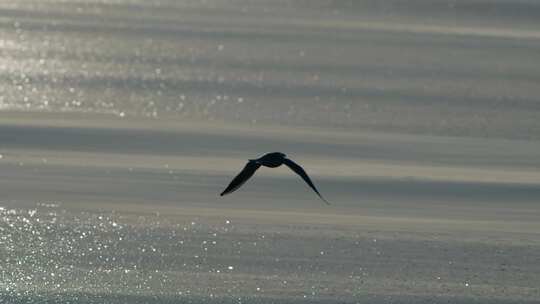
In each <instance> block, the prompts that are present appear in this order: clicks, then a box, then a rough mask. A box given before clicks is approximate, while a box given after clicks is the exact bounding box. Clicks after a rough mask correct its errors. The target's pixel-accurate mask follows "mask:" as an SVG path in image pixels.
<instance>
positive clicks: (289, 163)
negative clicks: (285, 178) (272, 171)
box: [283, 158, 330, 205]
mask: <svg viewBox="0 0 540 304" xmlns="http://www.w3.org/2000/svg"><path fill="white" fill-rule="evenodd" d="M283 163H284V164H285V165H287V167H289V168H291V170H293V171H294V172H295V173H296V174H298V175H300V177H302V179H303V180H304V181H305V182H306V183H307V184H308V185H309V186H310V187H311V189H313V191H315V193H317V195H318V196H319V197H320V198H321V199H322V200H323V202H325V203H326V204H327V205H330V203H329V202H328V201H327V200H326V199H325V198H324V197H323V196H322V195H321V194H320V193H319V190H317V188H315V185H314V184H313V182H312V181H311V179H310V178H309V176H308V175H307V173H306V171H304V169H302V167H300V165H298V164H297V163H295V162H293V161H292V160H290V159H288V158H285V160H284V161H283Z"/></svg>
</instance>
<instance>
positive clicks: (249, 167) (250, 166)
mask: <svg viewBox="0 0 540 304" xmlns="http://www.w3.org/2000/svg"><path fill="white" fill-rule="evenodd" d="M260 166H261V165H259V164H257V163H256V162H254V161H249V162H248V163H247V164H246V166H245V167H244V169H242V171H240V173H238V175H237V176H236V177H235V178H234V179H233V180H232V181H231V183H230V184H229V186H227V189H225V190H224V191H223V192H221V196H223V195H225V194H229V193H231V192H233V191H235V190H236V189H238V188H240V186H242V185H243V184H244V183H245V182H246V181H247V180H248V179H249V178H250V177H252V176H253V174H254V173H255V171H257V169H259V167H260Z"/></svg>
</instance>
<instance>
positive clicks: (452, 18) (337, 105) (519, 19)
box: [0, 1, 540, 138]
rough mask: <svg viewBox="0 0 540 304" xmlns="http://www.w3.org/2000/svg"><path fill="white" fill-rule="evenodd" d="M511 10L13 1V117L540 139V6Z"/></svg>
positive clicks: (5, 19)
mask: <svg viewBox="0 0 540 304" xmlns="http://www.w3.org/2000/svg"><path fill="white" fill-rule="evenodd" d="M482 5H484V6H485V10H486V11H484V10H480V9H479V7H481V6H482ZM509 5H510V2H505V1H503V2H501V3H499V2H493V3H480V2H479V3H476V2H474V3H469V2H468V1H457V2H455V1H452V2H451V3H445V2H444V1H440V3H436V4H432V5H428V4H426V3H424V2H422V1H413V2H412V3H410V5H408V6H404V5H402V4H400V3H399V2H398V1H395V2H393V1H391V2H388V3H386V4H374V3H370V2H358V3H357V4H355V3H353V2H347V1H338V2H325V1H310V2H309V3H304V2H302V1H292V2H290V3H289V2H286V3H284V2H275V3H273V2H272V3H267V4H263V3H254V2H250V1H230V2H228V1H204V2H200V3H199V2H191V1H150V2H148V1H126V2H123V1H112V2H109V1H62V2H56V1H39V2H32V1H29V2H14V3H13V2H11V1H9V2H8V1H6V2H2V3H0V17H1V18H2V27H1V28H0V32H1V34H2V39H1V40H0V50H1V52H2V58H1V59H0V71H1V74H0V77H1V79H2V81H1V84H0V85H1V87H2V92H3V94H2V96H1V97H0V107H1V108H2V109H4V110H27V111H28V110H29V111H36V110H38V111H53V112H58V111H60V112H73V111H76V112H90V113H112V114H114V115H117V116H119V117H133V116H135V117H136V116H148V117H154V118H172V119H176V120H185V119H191V120H193V119H197V120H204V121H209V120H219V121H226V122H241V123H251V124H253V123H264V124H286V125H293V126H294V125H304V126H322V127H340V128H353V129H357V130H366V129H369V130H394V131H395V130H399V131H406V132H415V133H416V132H420V133H435V134H452V135H465V134H467V135H479V136H490V137H491V136H497V137H501V136H502V137H519V138H538V137H539V134H540V127H539V125H538V121H540V117H539V114H538V113H539V109H540V108H539V107H540V106H539V99H538V96H539V95H540V91H539V89H538V88H539V87H540V86H539V82H538V81H539V80H538V75H539V73H540V65H539V64H538V62H540V58H539V55H538V54H539V52H538V50H539V49H540V42H539V41H540V40H539V38H540V34H539V33H540V28H539V27H538V23H537V22H535V20H536V19H535V17H536V16H537V15H539V14H540V13H539V12H540V7H538V5H536V4H534V3H529V2H526V3H525V2H523V3H521V2H520V3H513V2H512V5H511V6H510V9H506V7H507V6H509ZM425 18H428V20H429V21H427V22H425V21H423V20H425Z"/></svg>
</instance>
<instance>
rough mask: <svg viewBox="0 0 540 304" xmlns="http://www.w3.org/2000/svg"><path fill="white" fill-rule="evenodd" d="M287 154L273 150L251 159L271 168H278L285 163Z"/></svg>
mask: <svg viewBox="0 0 540 304" xmlns="http://www.w3.org/2000/svg"><path fill="white" fill-rule="evenodd" d="M286 156H287V155H285V154H283V153H281V152H272V153H268V154H265V155H263V156H262V157H260V158H257V159H250V160H249V161H253V162H255V163H257V164H259V165H261V166H265V167H269V168H277V167H279V166H281V165H283V161H284V160H285V157H286Z"/></svg>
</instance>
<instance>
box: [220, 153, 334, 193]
mask: <svg viewBox="0 0 540 304" xmlns="http://www.w3.org/2000/svg"><path fill="white" fill-rule="evenodd" d="M283 164H285V165H286V166H287V167H289V168H290V169H291V170H293V171H294V172H295V173H296V174H298V175H300V177H302V179H303V180H304V181H305V182H306V183H307V184H308V186H309V187H311V189H313V191H315V193H317V195H318V196H319V197H320V198H321V199H322V200H323V201H324V202H325V203H326V204H330V203H328V201H326V199H324V198H323V196H322V195H321V194H320V193H319V191H318V190H317V188H315V185H314V184H313V182H312V181H311V179H310V178H309V176H308V175H307V173H306V171H304V169H302V167H300V166H299V165H298V164H296V163H295V162H293V161H292V160H290V159H288V158H287V155H285V154H284V153H281V152H272V153H268V154H265V155H263V156H262V157H260V158H257V159H250V160H249V161H248V163H247V164H246V166H245V167H244V169H243V170H242V171H240V173H238V175H237V176H236V177H235V178H234V179H233V180H232V181H231V183H230V184H229V186H227V188H226V189H225V190H224V191H223V192H222V193H221V196H223V195H226V194H229V193H231V192H233V191H235V190H237V189H238V188H240V186H242V185H243V184H244V183H245V182H246V181H247V180H248V179H249V178H250V177H252V176H253V174H255V171H257V169H259V167H261V166H264V167H269V168H277V167H279V166H281V165H283Z"/></svg>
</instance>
